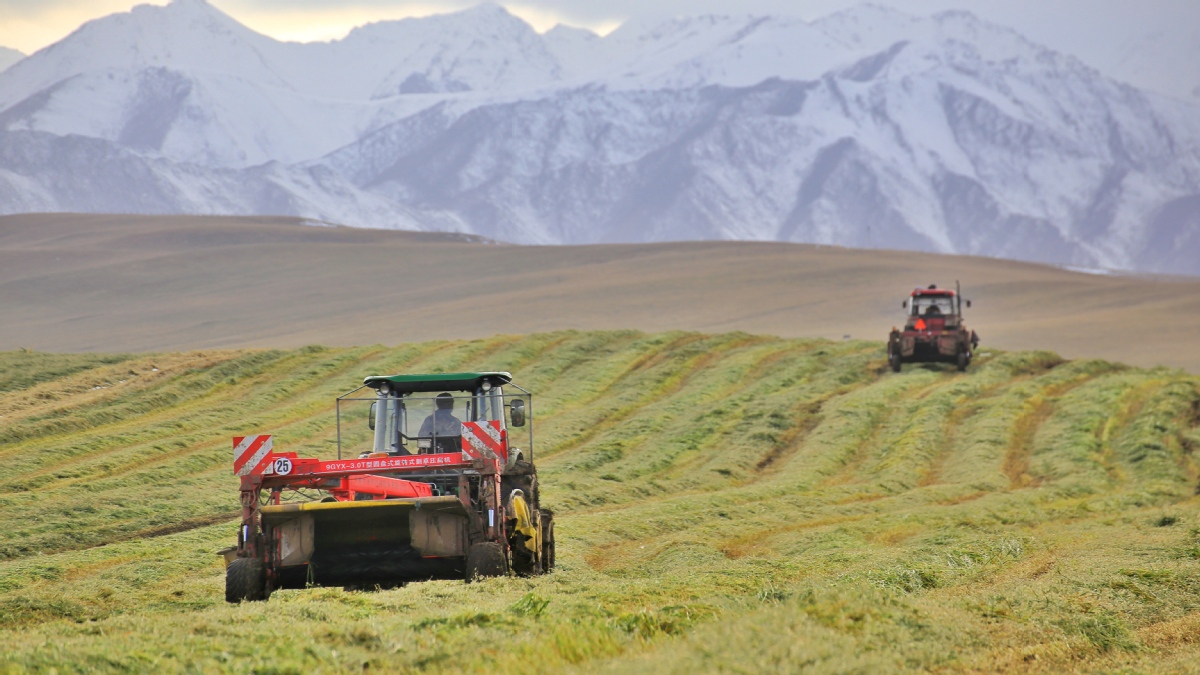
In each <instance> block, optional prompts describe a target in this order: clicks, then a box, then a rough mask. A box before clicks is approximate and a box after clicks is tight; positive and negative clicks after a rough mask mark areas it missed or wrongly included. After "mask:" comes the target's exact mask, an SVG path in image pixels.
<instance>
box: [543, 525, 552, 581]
mask: <svg viewBox="0 0 1200 675" xmlns="http://www.w3.org/2000/svg"><path fill="white" fill-rule="evenodd" d="M553 569H554V514H553V513H543V514H542V574H547V573H549V572H550V571H551V570H553Z"/></svg>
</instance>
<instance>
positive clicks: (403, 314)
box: [0, 214, 1200, 372]
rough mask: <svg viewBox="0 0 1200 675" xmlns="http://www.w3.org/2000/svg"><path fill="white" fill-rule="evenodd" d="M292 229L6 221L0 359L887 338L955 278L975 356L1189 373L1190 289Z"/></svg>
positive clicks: (780, 255)
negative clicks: (47, 354)
mask: <svg viewBox="0 0 1200 675" xmlns="http://www.w3.org/2000/svg"><path fill="white" fill-rule="evenodd" d="M300 223H301V221H299V220H296V219H290V218H238V217H192V216H171V217H163V216H97V215H54V214H49V215H23V216H7V217H2V218H0V298H2V299H3V310H4V312H3V323H2V324H0V349H14V348H17V347H27V348H30V349H37V350H49V351H105V352H113V351H150V350H155V351H158V350H186V349H197V348H212V347H256V346H278V347H293V346H297V345H302V344H311V343H323V344H329V345H354V344H373V343H383V344H396V343H401V342H408V341H414V340H430V339H451V338H474V337H481V336H488V335H494V334H496V333H514V334H515V333H522V334H523V333H531V332H538V331H548V330H555V329H563V328H577V329H587V330H591V329H613V328H636V329H641V330H646V331H663V330H672V329H685V330H697V331H705V332H724V331H733V330H742V331H746V332H750V333H759V334H774V335H780V336H785V337H827V338H834V339H841V338H843V337H844V336H847V335H849V336H853V337H854V338H867V339H876V340H880V341H882V340H883V339H884V338H885V336H886V334H887V331H888V329H889V328H891V326H892V325H894V324H895V323H897V322H898V321H899V320H900V313H901V309H900V301H901V299H902V298H903V297H904V296H905V294H906V293H907V291H908V290H909V289H911V288H912V287H913V286H916V285H925V284H929V283H939V284H952V283H954V280H955V279H959V280H961V281H962V283H963V286H964V290H965V294H966V296H967V297H969V298H972V299H973V300H974V301H975V306H974V309H973V310H971V311H970V312H969V314H968V320H969V325H971V326H972V327H973V328H975V329H976V330H977V331H978V332H979V333H980V335H981V336H982V337H983V348H984V350H985V351H986V349H987V348H988V347H998V348H1002V349H1046V350H1052V351H1057V352H1059V353H1061V354H1062V355H1064V356H1067V357H1084V356H1087V357H1101V358H1106V359H1112V360H1117V361H1122V362H1126V363H1131V364H1135V365H1141V366H1154V365H1169V366H1175V367H1181V368H1186V369H1188V370H1190V371H1192V372H1200V279H1191V278H1148V277H1133V276H1100V275H1093V274H1083V273H1077V272H1071V271H1067V270H1062V269H1057V268H1053V267H1046V266H1041V265H1033V264H1026V263H1017V262H1011V261H1004V260H992V259H987V258H966V257H952V256H937V255H930V254H922V253H908V252H890V251H887V252H881V251H860V250H850V249H841V248H830V247H819V246H803V245H791V244H777V243H752V242H702V243H666V244H638V245H598V246H564V247H540V246H511V245H502V244H495V243H490V242H486V241H481V240H477V239H474V238H470V237H462V236H457V235H444V234H420V233H412V232H392V231H380V230H355V229H348V228H322V227H310V226H305V225H302V224H300Z"/></svg>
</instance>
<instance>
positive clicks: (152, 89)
mask: <svg viewBox="0 0 1200 675" xmlns="http://www.w3.org/2000/svg"><path fill="white" fill-rule="evenodd" d="M152 27H157V28H159V29H160V30H158V31H157V33H156V35H155V37H154V39H153V40H148V41H146V42H145V43H142V42H139V41H138V40H137V39H135V37H137V36H141V35H144V34H145V33H146V32H147V31H149V30H150V28H152ZM181 27H182V28H181ZM193 29H194V30H193ZM180 31H182V32H183V33H184V34H185V37H187V39H184V38H183V37H180V35H179V34H180ZM191 33H196V35H191ZM172 36H174V38H173V37H172ZM105 45H124V46H123V47H122V48H116V47H112V48H107V47H104V46H105ZM133 45H137V47H136V49H132V50H131V46H133ZM146 45H148V46H146ZM95 49H100V50H101V51H105V50H106V49H107V52H106V53H107V56H106V57H105V58H100V59H94V60H91V61H89V60H88V59H86V58H85V56H86V55H87V54H88V53H90V52H89V50H95ZM201 55H203V56H201ZM381 56H382V58H381ZM85 63H86V64H87V67H84V66H82V65H80V64H85ZM353 63H361V64H364V65H363V66H362V67H359V68H353V67H350V66H348V65H347V64H353ZM0 92H4V93H0V134H2V135H3V136H4V138H5V139H6V143H7V144H9V145H13V144H30V145H31V147H30V148H29V149H27V150H25V151H20V150H18V151H14V152H8V153H6V154H5V155H4V157H5V158H6V159H5V160H4V161H3V162H0V195H8V196H7V197H5V198H4V199H3V201H0V212H3V213H16V212H21V211H30V210H32V211H37V210H43V209H47V210H76V209H78V210H83V211H96V210H103V209H112V208H114V207H123V208H117V209H116V210H119V211H128V212H165V213H243V214H250V213H266V212H269V213H278V214H280V215H298V216H302V217H311V218H316V219H320V220H325V221H333V222H342V223H345V224H349V225H355V226H367V227H405V228H417V229H451V230H454V231H462V232H469V233H474V234H479V235H482V236H486V237H490V238H497V239H503V240H507V241H513V242H516V243H586V242H601V241H603V242H619V241H656V240H674V239H755V240H780V241H801V242H812V243H829V244H841V245H851V246H867V247H882V248H899V249H912V250H929V251H937V252H943V253H967V254H983V255H1000V256H1004V257H1013V258H1017V259H1025V260H1036V261H1041V262H1053V263H1059V264H1070V265H1077V266H1086V267H1105V268H1119V269H1138V270H1143V271H1154V272H1170V273H1185V274H1200V261H1197V260H1193V258H1196V259H1200V256H1192V257H1189V256H1187V255H1185V254H1181V253H1180V252H1179V251H1177V250H1176V249H1177V248H1178V246H1179V245H1181V243H1182V244H1183V245H1186V244H1188V243H1189V242H1193V241H1196V240H1198V239H1200V223H1198V222H1197V221H1198V220H1200V219H1198V218H1196V217H1195V214H1194V211H1193V210H1192V209H1193V207H1192V204H1193V203H1194V200H1195V198H1196V195H1200V123H1197V122H1196V120H1197V119H1200V106H1195V105H1192V104H1190V103H1187V102H1183V101H1177V100H1172V99H1168V98H1167V97H1161V96H1158V95H1155V94H1152V93H1147V92H1142V91H1140V90H1137V89H1134V88H1133V87H1130V86H1128V85H1124V84H1122V83H1118V82H1115V81H1112V80H1109V79H1106V78H1104V77H1103V76H1101V74H1100V73H1098V72H1097V71H1095V70H1094V69H1092V68H1090V67H1088V66H1086V65H1085V64H1083V63H1082V62H1080V61H1078V60H1077V59H1074V58H1073V57H1070V56H1066V55H1062V54H1059V53H1056V52H1053V51H1052V50H1049V49H1048V48H1045V47H1042V46H1039V45H1037V44H1035V43H1033V42H1031V41H1029V40H1028V39H1026V38H1024V37H1023V36H1021V35H1020V34H1018V33H1016V32H1015V31H1012V30H1011V29H1007V28H1004V27H1003V26H999V25H997V24H994V23H991V22H987V21H983V20H981V19H978V18H977V17H975V16H974V15H972V14H970V13H968V12H962V11H957V12H943V13H940V14H936V15H933V16H931V17H915V16H911V15H907V14H903V13H900V12H896V11H894V10H889V9H887V8H882V7H878V6H865V7H859V8H854V9H850V10H844V11H842V12H838V13H836V14H833V15H830V16H827V17H825V18H823V19H819V20H817V21H813V22H811V23H809V22H804V21H800V20H798V19H790V18H781V17H769V16H768V17H762V16H758V17H755V16H742V17H737V16H720V15H704V16H695V17H679V18H671V19H668V20H666V21H662V22H652V23H643V24H638V23H629V24H627V25H624V26H621V27H619V28H618V29H617V30H615V31H613V32H612V33H610V34H609V35H606V36H604V37H600V36H596V35H595V34H591V33H588V32H586V31H580V30H575V29H569V28H560V29H556V30H552V31H548V32H547V33H545V34H538V33H537V32H536V31H534V30H533V29H532V28H531V27H529V26H528V24H526V23H525V22H524V21H522V20H521V19H519V18H517V17H515V16H513V15H511V14H510V13H509V12H508V11H507V10H505V9H504V8H502V7H499V6H497V5H483V6H480V7H476V8H472V9H469V10H465V11H462V12H457V13H453V14H447V15H438V16H435V17H429V18H426V19H406V20H402V21H392V22H380V23H376V24H370V25H368V26H364V27H361V28H358V29H355V30H354V31H352V32H351V33H350V34H349V35H347V36H346V37H345V38H343V39H342V40H338V41H333V42H330V43H313V44H299V43H282V42H277V41H274V40H272V39H271V38H268V37H266V36H263V35H261V34H258V33H255V32H254V31H251V30H250V29H248V28H245V27H244V26H241V25H240V24H237V22H236V21H235V20H233V19H232V18H230V17H228V16H227V15H225V14H223V13H221V12H220V11H219V10H217V9H216V8H214V7H212V6H211V5H209V4H208V3H206V2H204V1H203V0H186V2H181V1H180V0H176V2H173V3H172V4H170V5H168V6H166V7H149V6H143V7H139V8H137V9H136V10H135V11H133V12H130V13H127V14H121V15H113V16H110V17H106V18H104V19H98V20H96V21H93V22H89V23H88V24H85V26H83V27H81V28H80V29H79V30H78V31H76V32H75V33H73V34H72V35H71V36H69V37H68V38H67V39H65V40H63V41H62V42H60V43H58V44H56V45H54V46H52V47H49V48H47V49H45V50H42V51H40V52H38V53H37V54H35V55H33V56H31V57H29V58H27V59H25V60H24V61H22V62H21V63H19V64H18V65H16V66H14V67H13V68H12V69H10V70H9V71H7V72H3V73H0ZM80 110H86V111H88V112H87V114H85V115H81V114H79V113H78V112H77V111H80ZM26 132H38V133H43V134H50V135H52V136H54V137H56V138H57V139H59V140H57V141H54V142H53V143H50V141H49V140H48V139H46V138H44V137H41V136H38V135H37V134H34V135H30V134H29V133H26ZM71 139H76V140H71ZM82 139H92V140H89V141H84V140H82ZM93 141H95V142H98V143H99V144H100V145H96V144H95V143H93ZM47 143H50V144H51V145H56V146H57V147H60V148H65V147H67V146H79V148H82V147H84V146H86V147H89V148H93V150H91V151H88V152H83V155H86V156H92V155H93V153H94V155H95V156H97V157H110V158H117V157H119V158H121V159H120V161H119V162H117V166H119V167H124V168H123V169H118V170H116V171H114V170H113V169H112V167H107V168H100V166H98V165H97V166H90V167H89V166H86V165H80V166H71V167H61V166H60V167H59V168H58V169H55V167H54V165H53V157H54V155H53V153H50V154H47V153H46V151H45V148H46V144H47ZM105 144H107V145H105ZM37 148H41V149H40V150H39V149H37ZM101 148H104V149H101ZM79 152H82V150H79ZM89 171H91V172H103V171H107V172H108V173H116V174H120V175H123V176H125V182H124V183H121V182H120V181H117V180H115V179H113V180H107V181H105V182H104V187H103V189H102V190H101V189H99V188H95V187H89V185H91V181H87V180H84V178H85V176H86V174H87V173H88V172H89ZM188 181H191V186H190V187H188V186H186V185H185V184H186V183H188ZM163 184H171V185H176V186H178V189H174V190H167V191H166V192H165V193H164V192H163V191H162V190H159V189H158V188H154V187H153V186H154V185H163ZM227 185H233V187H232V188H230V187H226V186H227ZM68 191H69V194H68ZM89 191H91V192H89ZM152 193H158V194H160V195H161V196H162V198H161V199H150V198H148V197H147V195H148V194H152ZM168 193H170V194H175V193H178V194H179V196H178V197H177V198H170V195H169V194H168ZM206 193H207V194H211V195H213V198H212V199H210V200H206V199H205V198H204V195H205V194H206ZM122 196H125V197H124V201H122V198H123V197H122ZM263 208H269V209H274V210H272V211H266V212H264V211H260V210H259V209H263ZM147 209H149V210H147Z"/></svg>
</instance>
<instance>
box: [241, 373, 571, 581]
mask: <svg viewBox="0 0 1200 675" xmlns="http://www.w3.org/2000/svg"><path fill="white" fill-rule="evenodd" d="M505 386H508V387H509V388H510V390H516V391H517V392H518V393H511V394H510V393H506V392H505V391H504V387H505ZM364 388H370V389H373V390H374V394H375V395H374V396H372V397H369V398H358V397H356V396H355V395H356V394H357V393H358V392H360V391H362V390H363V389H364ZM433 392H441V393H439V394H438V395H437V396H421V394H430V393H433ZM456 408H457V411H456ZM531 410H532V407H531V396H530V394H529V392H528V391H526V390H524V389H521V388H520V387H518V386H516V385H513V384H512V377H511V376H510V375H509V374H508V373H500V372H488V373H453V374H437V375H404V376H390V377H368V378H366V380H365V382H364V385H363V386H362V387H359V388H358V389H355V390H354V391H352V392H350V393H348V394H345V395H343V396H341V397H339V398H338V404H337V415H338V457H339V458H338V459H337V460H320V459H313V458H302V457H299V456H298V455H297V454H296V453H279V452H276V451H275V448H274V441H273V439H272V438H271V437H270V436H246V437H237V438H234V469H235V472H236V473H237V474H238V475H239V476H241V501H242V527H241V530H240V533H239V537H238V544H237V547H236V549H234V548H231V549H227V551H226V552H225V554H226V559H227V562H228V567H227V570H226V586H225V598H226V600H228V601H229V602H239V601H243V600H265V599H266V598H268V597H269V596H270V594H271V592H272V591H274V590H277V589H282V588H303V587H305V586H310V585H319V586H347V587H364V586H366V587H373V586H381V587H389V586H396V585H400V584H404V583H407V582H410V581H420V580H426V579H454V578H458V579H466V580H468V581H470V580H472V579H474V578H478V577H487V576H499V575H503V574H507V573H508V572H509V570H513V571H515V572H516V573H518V574H523V575H532V574H542V573H545V572H549V571H550V570H551V569H552V568H553V566H554V535H553V532H554V527H553V514H552V513H551V512H550V511H549V510H548V509H543V508H541V506H540V503H539V496H538V484H537V471H536V468H535V467H534V464H533V452H532V451H533V447H532V441H533V438H532V429H531V428H530V427H527V426H526V425H527V417H528V414H529V411H531ZM460 415H461V417H460ZM410 422H411V426H410ZM354 425H361V426H354ZM418 425H419V426H418ZM344 426H345V431H346V436H347V438H346V441H347V450H348V451H349V452H347V454H353V455H356V457H355V458H354V459H342V456H343V450H342V448H343V437H342V432H343V428H344ZM364 428H365V429H368V430H369V431H370V433H369V434H363V433H362V432H361V431H360V430H362V429H364ZM519 430H524V431H525V432H526V433H525V434H524V436H525V438H524V442H523V446H524V447H523V448H518V447H515V446H514V445H513V444H512V443H511V437H510V432H514V431H516V432H518V433H519ZM366 443H369V445H366ZM358 444H363V445H362V447H358V448H356V447H354V446H355V445H358ZM356 450H357V452H355V451H356Z"/></svg>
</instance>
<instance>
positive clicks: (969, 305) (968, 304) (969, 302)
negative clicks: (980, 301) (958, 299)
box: [967, 300, 971, 308]
mask: <svg viewBox="0 0 1200 675" xmlns="http://www.w3.org/2000/svg"><path fill="white" fill-rule="evenodd" d="M967 307H968V308H970V307H971V301H970V300H968V301H967Z"/></svg>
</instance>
